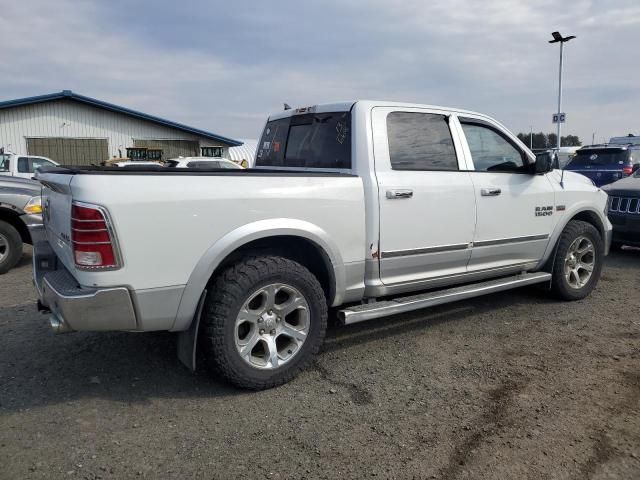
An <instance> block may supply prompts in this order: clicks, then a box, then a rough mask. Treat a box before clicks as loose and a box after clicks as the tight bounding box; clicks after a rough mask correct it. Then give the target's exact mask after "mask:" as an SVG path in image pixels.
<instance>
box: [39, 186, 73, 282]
mask: <svg viewBox="0 0 640 480" xmlns="http://www.w3.org/2000/svg"><path fill="white" fill-rule="evenodd" d="M37 178H38V180H40V181H41V182H42V184H43V188H42V218H43V221H44V226H45V229H46V233H47V240H48V241H49V244H50V245H51V248H52V249H53V251H54V252H55V254H56V255H57V256H58V258H59V259H60V260H61V261H62V263H63V264H64V266H65V267H67V269H68V270H69V271H73V270H74V261H73V251H72V249H71V187H70V184H71V180H72V179H73V175H65V174H39V175H38V177H37Z"/></svg>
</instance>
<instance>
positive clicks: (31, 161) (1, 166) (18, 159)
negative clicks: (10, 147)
mask: <svg viewBox="0 0 640 480" xmlns="http://www.w3.org/2000/svg"><path fill="white" fill-rule="evenodd" d="M57 166H58V164H57V163H56V162H54V161H53V160H51V159H50V158H47V157H39V156H35V155H18V154H16V153H10V152H6V153H5V152H4V151H3V152H0V175H6V176H10V177H19V178H33V176H34V175H35V174H36V172H37V171H38V169H39V168H41V167H57Z"/></svg>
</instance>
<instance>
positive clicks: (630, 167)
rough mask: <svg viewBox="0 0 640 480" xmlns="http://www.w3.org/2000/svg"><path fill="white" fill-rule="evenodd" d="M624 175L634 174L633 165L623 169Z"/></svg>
mask: <svg viewBox="0 0 640 480" xmlns="http://www.w3.org/2000/svg"><path fill="white" fill-rule="evenodd" d="M622 173H624V174H625V175H631V174H632V173H633V167H632V166H631V165H628V166H626V167H622Z"/></svg>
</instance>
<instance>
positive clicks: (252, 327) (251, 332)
mask: <svg viewBox="0 0 640 480" xmlns="http://www.w3.org/2000/svg"><path fill="white" fill-rule="evenodd" d="M202 322H203V323H204V328H205V330H206V336H205V337H206V340H205V341H206V345H205V355H206V356H207V362H208V364H209V366H210V367H212V368H213V369H214V370H215V371H216V372H218V373H219V374H221V375H222V376H223V377H224V378H225V379H227V380H228V381H229V382H231V383H233V384H234V385H236V386H239V387H242V388H249V389H254V390H260V389H265V388H270V387H274V386H276V385H280V384H282V383H285V382H288V381H289V380H291V379H292V378H293V377H295V376H296V375H297V374H298V373H299V372H300V371H301V370H302V369H303V368H304V367H305V366H307V365H308V364H309V362H310V361H311V359H312V357H313V356H314V355H315V354H316V353H317V352H318V350H319V348H320V345H321V343H322V340H323V338H324V334H325V330H326V326H327V303H326V299H325V296H324V292H323V290H322V287H321V286H320V283H319V282H318V280H317V279H316V277H315V276H313V274H311V272H309V270H307V269H306V268H305V267H304V266H302V265H300V264H299V263H297V262H294V261H292V260H289V259H287V258H283V257H278V256H259V257H248V258H245V259H243V260H242V261H240V262H238V263H236V264H235V265H233V266H231V267H229V268H228V269H227V270H225V271H224V272H223V273H222V274H221V275H219V276H218V277H217V278H216V280H215V282H214V285H213V287H212V288H211V289H210V293H209V294H208V295H207V299H206V303H205V309H204V311H203V317H202Z"/></svg>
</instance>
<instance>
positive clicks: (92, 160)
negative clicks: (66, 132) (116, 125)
mask: <svg viewBox="0 0 640 480" xmlns="http://www.w3.org/2000/svg"><path fill="white" fill-rule="evenodd" d="M27 153H28V154H29V155H38V156H41V157H48V158H50V159H51V160H53V161H54V162H58V163H59V164H61V165H100V163H101V162H104V159H105V158H109V146H108V144H107V139H106V138H63V137H56V138H53V137H47V138H27Z"/></svg>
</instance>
